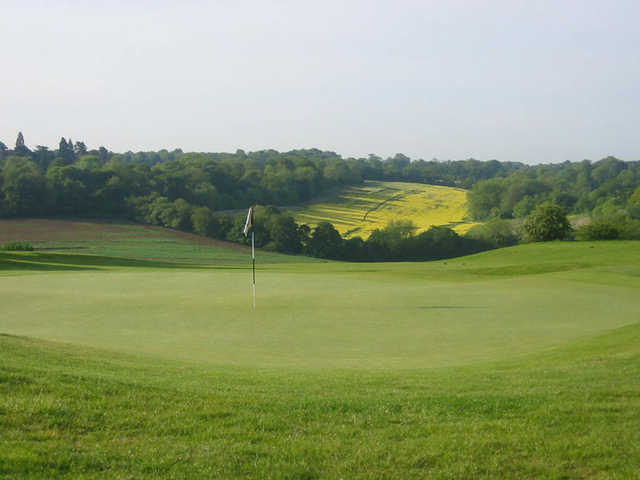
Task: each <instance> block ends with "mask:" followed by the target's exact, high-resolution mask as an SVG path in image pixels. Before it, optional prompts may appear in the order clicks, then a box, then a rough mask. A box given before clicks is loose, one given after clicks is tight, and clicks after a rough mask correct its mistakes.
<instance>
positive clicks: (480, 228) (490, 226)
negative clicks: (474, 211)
mask: <svg viewBox="0 0 640 480" xmlns="http://www.w3.org/2000/svg"><path fill="white" fill-rule="evenodd" d="M465 237H469V238H473V239H476V240H481V241H484V242H486V243H487V244H489V245H491V246H492V247H496V248H499V247H508V246H510V245H515V244H517V243H518V241H519V240H520V239H519V238H518V235H517V233H516V232H515V231H514V227H513V225H512V223H511V222H510V221H509V220H502V219H499V218H494V219H492V220H489V221H488V222H485V223H481V224H480V225H476V226H474V227H472V228H471V229H470V230H469V231H468V232H467V233H466V235H465Z"/></svg>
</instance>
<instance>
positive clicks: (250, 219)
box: [242, 207, 256, 310]
mask: <svg viewBox="0 0 640 480" xmlns="http://www.w3.org/2000/svg"><path fill="white" fill-rule="evenodd" d="M249 230H251V271H252V281H251V288H252V290H253V304H252V305H253V309H254V310H255V309H256V242H255V236H254V234H253V207H249V211H248V212H247V221H246V222H244V229H243V230H242V233H244V236H245V238H246V237H247V235H248V234H249Z"/></svg>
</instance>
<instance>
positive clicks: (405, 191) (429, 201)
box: [293, 181, 473, 239]
mask: <svg viewBox="0 0 640 480" xmlns="http://www.w3.org/2000/svg"><path fill="white" fill-rule="evenodd" d="M466 205H467V193H466V190H462V189H460V188H453V187H440V186H435V185H424V184H420V183H401V182H374V181H368V182H364V184H363V185H362V186H358V187H346V188H344V189H343V190H340V192H338V193H336V194H334V195H332V196H330V197H328V198H325V199H323V200H322V201H320V202H314V203H311V204H309V205H306V206H304V207H302V208H299V209H294V211H293V213H294V216H295V219H296V221H298V222H299V223H306V224H308V225H316V224H318V223H319V222H322V221H327V222H331V223H333V224H334V226H335V227H336V229H337V230H338V231H339V232H340V233H341V234H342V235H343V236H345V235H346V236H355V235H358V236H360V237H362V238H364V239H366V238H368V237H369V235H370V234H371V232H372V231H373V230H374V229H376V228H383V227H384V226H385V225H386V224H387V223H388V222H389V221H390V220H399V219H403V220H412V221H413V222H414V223H415V224H416V225H417V226H418V227H419V229H420V230H419V231H422V230H426V229H428V228H430V227H431V226H432V225H448V226H451V227H454V228H455V230H456V231H458V233H464V232H466V231H467V230H468V229H469V228H471V226H472V225H473V224H472V223H468V222H466V221H465V217H466V216H467V207H466Z"/></svg>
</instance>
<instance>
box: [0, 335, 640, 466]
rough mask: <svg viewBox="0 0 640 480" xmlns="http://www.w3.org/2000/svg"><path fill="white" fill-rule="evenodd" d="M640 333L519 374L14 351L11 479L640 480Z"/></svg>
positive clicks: (2, 410) (2, 390)
mask: <svg viewBox="0 0 640 480" xmlns="http://www.w3.org/2000/svg"><path fill="white" fill-rule="evenodd" d="M639 355H640V328H638V325H633V326H629V327H624V328H621V329H618V330H615V331H613V332H610V333H608V334H606V335H603V336H600V337H595V338H592V339H589V340H586V341H581V342H577V343H574V344H572V345H570V346H569V347H564V348H562V349H558V350H554V351H550V352H547V353H546V354H545V355H541V356H540V355H536V356H531V357H528V358H524V359H520V360H518V361H516V362H503V363H497V364H479V365H474V366H467V367H459V368H445V369H429V370H417V371H405V372H386V373H375V372H367V371H364V372H352V371H331V372H291V371H286V370H285V371H282V370H268V369H260V368H252V369H238V368H205V367H202V366H201V365H193V364H183V363H177V362H160V361H157V360H152V359H149V358H144V357H131V356H123V355H119V354H118V355H115V354H110V353H105V352H100V351H96V350H87V349H81V348H78V347H73V346H67V345H59V344H54V343H48V342H41V341H34V340H30V339H24V338H19V337H6V336H4V337H2V336H0V429H1V431H2V435H1V436H0V475H1V476H3V477H4V478H12V479H13V478H15V479H18V478H80V477H81V478H203V477H204V478H283V479H284V478H288V479H309V478H402V479H404V478H459V479H463V478H464V479H466V478H636V477H637V475H638V473H640V472H639V470H638V465H640V433H639V432H640V382H637V381H636V380H637V379H638V378H639V375H640V356H639Z"/></svg>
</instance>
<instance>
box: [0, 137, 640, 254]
mask: <svg viewBox="0 0 640 480" xmlns="http://www.w3.org/2000/svg"><path fill="white" fill-rule="evenodd" d="M364 180H395V181H410V182H421V183H429V184H437V185H448V186H457V187H464V188H471V190H470V192H469V195H468V198H469V210H470V214H471V216H472V217H473V218H474V219H476V220H481V221H484V222H485V223H484V224H483V225H482V226H479V227H476V228H475V229H472V231H471V232H469V234H467V235H464V236H459V235H458V234H456V233H455V232H454V231H453V230H450V229H447V228H445V227H437V228H432V229H431V230H429V231H427V232H422V233H420V234H415V230H416V229H415V227H414V226H412V225H410V224H403V223H392V224H390V225H389V226H387V228H385V229H381V230H377V231H375V232H373V234H372V235H371V237H370V238H369V239H367V240H366V241H365V240H363V239H360V238H358V237H356V238H350V239H343V238H342V237H341V236H340V234H339V233H338V232H337V231H336V230H335V228H333V226H332V225H330V224H321V225H318V226H317V227H316V228H315V229H314V230H313V231H311V229H309V227H308V226H306V225H297V224H296V223H295V221H294V220H293V219H292V218H291V217H290V216H289V215H288V214H286V213H282V212H280V211H279V210H277V209H275V210H274V209H273V208H274V207H270V208H271V209H267V210H264V211H263V214H264V221H263V222H262V225H260V223H258V225H257V226H256V228H260V229H262V231H261V234H262V235H258V238H259V239H261V240H259V242H261V243H260V245H259V246H263V247H267V248H272V249H274V250H277V251H282V252H290V253H305V254H308V255H314V256H319V257H325V258H341V259H350V260H402V259H407V260H409V259H430V258H444V257H447V256H455V255H461V254H465V253H472V252H474V251H479V250H480V249H486V248H492V247H495V246H503V245H508V244H513V243H514V242H517V241H518V240H519V239H521V238H523V237H524V236H525V234H524V233H522V230H521V231H517V228H514V226H513V225H512V224H510V223H508V222H505V219H514V218H515V219H519V218H525V217H527V216H530V215H531V214H532V213H533V212H534V211H535V209H536V208H537V207H539V206H541V205H545V204H547V203H553V204H555V205H559V206H561V207H562V208H563V209H564V210H565V211H566V212H569V213H591V214H592V215H593V216H594V218H595V219H596V220H598V221H599V222H600V223H599V230H594V231H596V233H597V232H600V234H602V232H606V231H607V228H609V231H610V230H611V228H613V229H614V230H615V231H617V232H618V233H620V232H621V231H622V232H627V231H629V228H631V227H629V225H631V226H632V227H633V228H636V227H635V226H634V225H636V224H635V223H634V222H635V221H636V220H637V219H638V218H640V187H639V185H640V162H623V161H621V160H618V159H616V158H613V157H608V158H605V159H602V160H600V161H598V162H593V163H592V162H590V161H583V162H578V163H571V162H565V163H562V164H555V165H536V166H527V165H524V164H522V163H518V162H498V161H496V160H491V161H488V162H481V161H478V160H474V159H469V160H462V161H444V162H441V161H436V160H432V161H424V160H413V161H412V160H411V159H410V158H409V157H407V156H405V155H402V154H396V155H395V156H393V157H389V158H386V159H382V158H380V157H377V156H375V155H369V156H368V157H366V158H342V157H341V156H340V155H337V154H336V153H334V152H328V151H321V150H318V149H304V150H292V151H289V152H278V151H275V150H261V151H257V152H249V153H247V152H244V151H243V150H237V151H236V152H235V153H198V152H183V151H182V150H180V149H176V150H173V151H168V150H159V151H156V152H136V153H134V152H126V153H114V152H111V151H109V150H108V149H107V148H105V147H99V148H98V149H91V150H90V149H88V148H87V146H86V145H85V143H84V142H82V141H76V142H74V141H73V140H71V139H65V138H64V137H62V138H61V139H60V142H59V144H58V148H57V149H49V148H48V147H45V146H37V147H36V148H35V149H30V148H28V147H27V146H26V144H25V139H24V136H23V134H22V133H19V134H18V137H17V139H16V142H15V147H14V148H13V149H9V148H8V147H7V146H6V145H5V144H4V143H3V142H0V216H2V217H21V216H56V215H66V216H94V217H120V218H127V219H132V220H136V221H140V222H143V223H148V224H153V225H160V226H164V227H169V228H175V229H180V230H184V231H191V232H195V233H198V234H201V235H207V236H210V237H214V238H220V239H224V240H229V241H235V242H243V241H244V239H243V236H242V235H241V228H242V221H243V218H241V216H240V217H237V216H234V215H233V214H225V213H224V212H225V211H229V210H244V209H246V208H247V207H248V206H249V205H293V204H297V203H301V202H304V201H308V200H311V199H313V198H314V197H317V196H319V195H321V194H323V193H325V192H327V191H328V190H330V189H332V188H338V187H340V186H343V185H354V184H359V183H362V182H363V181H364ZM612 218H615V219H618V220H617V221H618V223H617V224H616V225H613V227H612V226H611V225H608V226H607V225H603V224H606V223H607V222H610V219H612ZM610 227H611V228H610ZM633 228H631V230H633ZM625 229H626V230H625ZM638 230H639V232H640V227H638ZM609 235H613V234H611V233H609ZM625 235H626V237H629V235H628V234H626V233H624V234H622V236H623V237H625ZM633 238H635V237H633Z"/></svg>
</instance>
